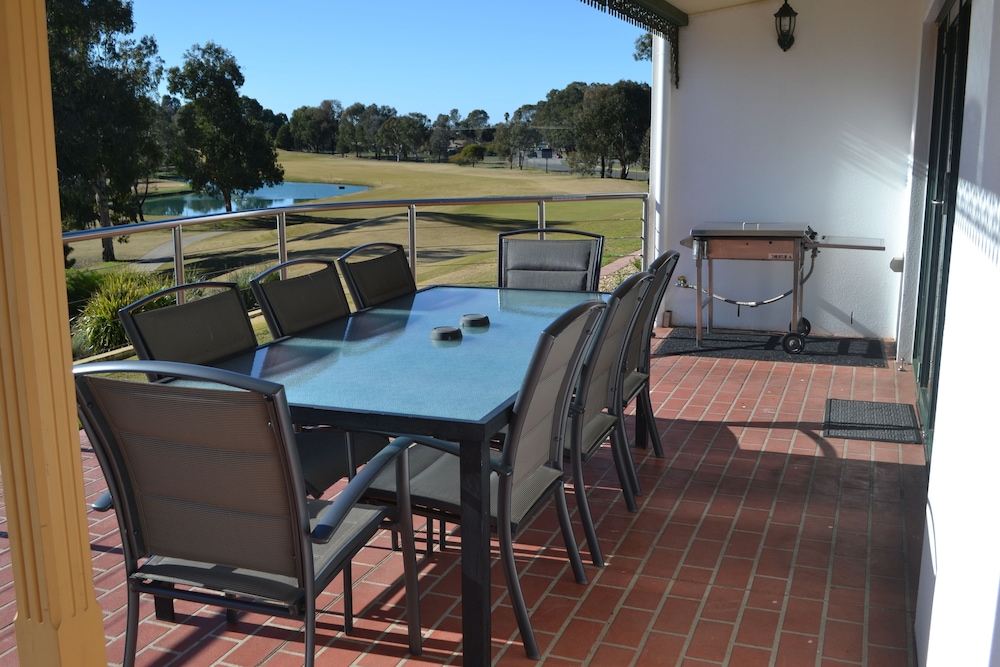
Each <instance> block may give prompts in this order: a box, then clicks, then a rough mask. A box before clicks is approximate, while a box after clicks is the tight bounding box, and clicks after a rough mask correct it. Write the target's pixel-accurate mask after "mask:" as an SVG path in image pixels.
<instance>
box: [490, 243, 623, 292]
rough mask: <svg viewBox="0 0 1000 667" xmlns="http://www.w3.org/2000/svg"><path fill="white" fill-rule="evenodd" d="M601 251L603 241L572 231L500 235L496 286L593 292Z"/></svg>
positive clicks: (596, 285)
mask: <svg viewBox="0 0 1000 667" xmlns="http://www.w3.org/2000/svg"><path fill="white" fill-rule="evenodd" d="M528 237H530V238H528ZM553 237H558V238H553ZM564 237H569V238H564ZM603 251H604V237H603V236H601V235H600V234H591V233H590V232H581V231H576V230H572V229H558V230H553V229H519V230H516V231H510V232H501V233H500V234H499V235H498V248H497V266H498V274H497V285H498V286H500V287H523V288H529V289H552V290H567V291H572V290H579V291H587V292H596V291H597V288H598V283H599V281H600V279H601V255H602V253H603Z"/></svg>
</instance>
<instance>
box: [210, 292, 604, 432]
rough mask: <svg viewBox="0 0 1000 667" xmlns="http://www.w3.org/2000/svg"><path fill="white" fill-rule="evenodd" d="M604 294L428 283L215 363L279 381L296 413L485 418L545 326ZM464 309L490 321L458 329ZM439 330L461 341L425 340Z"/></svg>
mask: <svg viewBox="0 0 1000 667" xmlns="http://www.w3.org/2000/svg"><path fill="white" fill-rule="evenodd" d="M601 298H602V295H601V294H599V293H594V292H555V291H545V290H523V289H502V288H484V287H448V286H435V287H431V288H427V289H424V290H421V291H419V292H416V293H415V294H411V295H408V296H405V297H401V298H398V299H394V300H392V301H389V302H387V303H385V304H382V305H380V306H377V307H374V308H371V309H368V310H364V311H360V312H358V313H355V314H353V315H352V316H350V317H349V318H344V319H342V320H338V321H335V322H331V323H328V324H325V325H321V326H318V327H315V328H313V329H310V330H308V331H306V332H304V333H302V334H299V335H296V336H293V337H290V338H285V339H282V340H279V341H276V342H274V343H271V344H269V345H265V346H262V347H260V348H258V349H257V350H255V351H254V352H252V353H248V354H245V355H241V356H239V357H236V358H234V359H231V360H229V361H227V362H224V363H221V364H218V365H219V366H220V367H223V368H228V369H230V370H235V371H238V372H241V373H244V374H248V375H252V376H253V377H258V378H263V379H266V380H271V381H274V382H279V383H281V384H283V385H284V386H285V392H286V396H287V398H288V403H289V404H290V405H291V406H292V408H293V411H294V410H295V409H296V408H298V409H299V410H302V409H306V410H309V409H313V410H318V411H326V412H331V413H334V414H341V415H345V414H349V415H352V416H354V417H355V418H360V419H362V420H365V421H364V424H365V425H366V426H368V427H370V428H373V429H379V430H400V431H401V430H403V429H404V428H407V429H409V431H408V432H412V433H418V432H423V431H426V430H429V429H427V428H426V427H424V428H421V427H420V426H419V425H418V426H417V427H414V425H413V423H412V422H413V418H420V419H421V420H423V419H429V420H433V421H434V422H437V423H439V424H440V423H443V422H462V423H467V424H468V423H475V424H485V423H486V422H489V421H491V420H495V419H496V417H497V415H498V414H500V413H503V412H506V411H507V410H509V409H510V407H511V406H512V405H513V401H514V398H515V396H516V394H517V391H518V390H519V389H520V385H521V381H522V379H523V378H524V373H525V371H526V370H527V367H528V363H529V361H530V359H531V354H532V352H533V351H534V348H535V344H536V343H537V341H538V337H539V335H540V334H541V332H542V330H543V329H544V328H545V327H546V326H548V325H549V324H550V323H551V322H552V321H554V320H555V319H556V318H557V317H558V316H559V315H561V314H562V313H563V312H565V311H566V310H567V309H569V308H571V307H572V306H574V305H576V304H578V303H581V302H583V301H590V300H595V299H601ZM470 314H481V315H486V316H487V317H488V318H489V325H488V326H485V327H469V326H462V318H463V316H464V315H470ZM437 327H454V328H456V329H458V330H459V331H461V333H462V336H461V339H460V340H458V341H440V340H432V330H433V329H435V328H437ZM366 415H367V419H366V418H365V416H366ZM351 421H353V422H355V423H354V424H352V425H351V427H352V428H356V427H357V426H358V422H357V420H356V419H352V420H351ZM488 435H492V434H487V436H488Z"/></svg>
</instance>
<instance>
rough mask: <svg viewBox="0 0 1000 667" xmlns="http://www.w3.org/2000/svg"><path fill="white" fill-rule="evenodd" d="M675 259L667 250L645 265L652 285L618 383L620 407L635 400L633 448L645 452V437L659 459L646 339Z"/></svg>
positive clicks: (674, 254) (642, 306)
mask: <svg viewBox="0 0 1000 667" xmlns="http://www.w3.org/2000/svg"><path fill="white" fill-rule="evenodd" d="M678 258H680V254H679V253H678V252H677V251H676V250H670V251H667V252H665V253H663V254H662V255H660V256H659V257H657V258H656V259H655V260H653V263H652V264H650V265H649V269H648V271H649V272H650V273H652V274H653V282H652V283H650V285H649V291H648V292H647V293H646V297H645V298H644V299H643V300H642V304H641V305H640V306H639V314H638V316H637V319H636V324H635V327H634V329H633V330H632V336H631V338H630V339H629V343H628V351H627V352H626V354H625V377H624V379H623V380H622V407H623V408H627V407H628V405H629V404H630V403H631V402H632V401H633V400H634V401H636V404H635V446H636V447H640V448H642V449H645V448H646V441H647V438H649V439H652V441H653V452H654V453H655V454H656V456H657V457H658V458H661V459H662V458H663V442H662V441H661V440H660V431H659V429H658V428H657V427H656V418H655V415H654V413H653V402H652V399H651V398H650V396H649V368H650V352H651V350H650V340H651V339H652V338H653V325H654V324H656V311H657V309H658V308H659V306H660V302H661V301H663V295H664V294H665V293H666V291H667V288H668V287H670V279H671V278H672V277H673V275H674V269H675V268H676V267H677V260H678Z"/></svg>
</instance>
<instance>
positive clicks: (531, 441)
mask: <svg viewBox="0 0 1000 667" xmlns="http://www.w3.org/2000/svg"><path fill="white" fill-rule="evenodd" d="M604 309H605V304H604V303H603V302H601V301H588V302H585V303H582V304H579V305H577V306H575V307H573V308H571V309H570V310H568V311H567V312H566V313H564V314H563V315H562V316H560V317H559V318H558V319H557V320H556V321H555V322H553V323H552V324H551V325H550V326H549V327H547V328H546V329H545V331H544V332H543V333H542V335H541V337H540V338H539V341H538V345H537V346H536V347H535V352H534V356H533V357H532V360H531V364H530V365H529V367H528V371H527V373H526V374H525V377H524V382H523V383H522V384H521V389H520V391H519V392H518V395H517V401H516V402H515V404H514V417H513V419H512V420H511V424H510V428H509V430H508V434H507V438H506V440H505V441H504V450H503V460H504V462H505V463H507V464H508V465H512V466H513V468H514V473H513V476H512V484H513V485H514V486H517V485H518V484H519V483H521V482H523V481H524V480H525V479H526V478H527V477H529V476H530V475H531V474H532V473H533V472H534V471H536V470H538V469H539V468H540V467H542V466H545V465H548V466H550V467H555V468H559V469H561V466H562V457H563V454H562V451H563V440H564V439H565V429H566V419H567V416H568V414H569V405H570V399H571V398H572V392H573V387H574V386H575V385H576V382H577V379H578V378H579V374H580V368H581V366H582V365H583V356H584V353H585V352H586V350H587V348H588V347H589V346H590V341H591V339H592V337H593V335H594V333H595V331H596V330H597V324H598V322H599V321H600V318H601V315H602V313H603V311H604Z"/></svg>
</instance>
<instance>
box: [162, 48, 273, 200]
mask: <svg viewBox="0 0 1000 667" xmlns="http://www.w3.org/2000/svg"><path fill="white" fill-rule="evenodd" d="M243 82H244V79H243V73H242V71H241V70H240V67H239V65H238V64H237V63H236V59H235V58H234V57H233V56H232V54H231V53H229V51H227V50H226V49H224V48H222V47H221V46H219V45H217V44H215V43H214V42H208V43H206V44H205V46H201V45H198V44H196V45H194V46H193V47H191V48H190V49H188V50H187V51H186V52H185V53H184V65H183V66H182V67H172V68H170V70H169V71H168V72H167V87H168V90H169V91H170V93H171V94H172V95H178V96H180V97H181V98H182V99H184V100H187V103H186V104H185V105H184V106H183V107H181V110H180V112H178V116H177V120H178V128H179V129H180V134H179V136H178V148H177V150H176V151H175V164H176V167H177V171H178V173H179V174H180V175H181V176H183V177H184V178H186V179H187V180H188V181H190V182H191V187H193V188H194V189H195V190H198V191H200V192H204V193H206V194H209V195H211V196H217V197H221V198H222V200H223V201H224V202H225V205H226V210H227V211H232V210H233V196H234V195H240V194H244V193H249V192H253V191H255V190H258V189H260V188H262V187H264V186H265V185H277V184H278V183H281V182H282V180H283V179H284V170H283V169H282V167H281V165H279V164H278V153H277V151H276V149H275V147H274V142H273V141H272V140H271V139H270V137H269V136H268V132H267V128H266V127H265V126H264V123H262V122H261V121H259V120H257V119H256V118H254V117H253V116H252V115H251V114H250V113H249V112H248V104H247V103H245V102H244V101H243V99H242V98H241V96H240V94H239V89H240V87H241V86H242V85H243Z"/></svg>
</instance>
